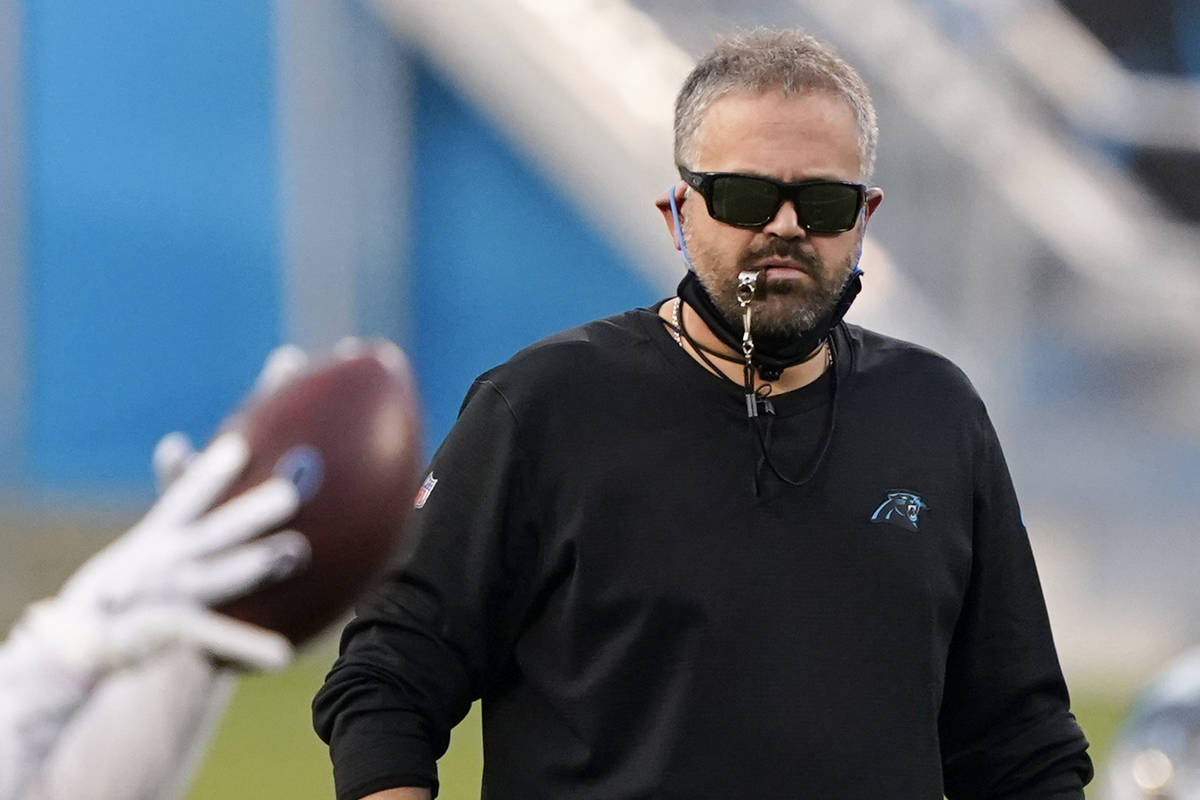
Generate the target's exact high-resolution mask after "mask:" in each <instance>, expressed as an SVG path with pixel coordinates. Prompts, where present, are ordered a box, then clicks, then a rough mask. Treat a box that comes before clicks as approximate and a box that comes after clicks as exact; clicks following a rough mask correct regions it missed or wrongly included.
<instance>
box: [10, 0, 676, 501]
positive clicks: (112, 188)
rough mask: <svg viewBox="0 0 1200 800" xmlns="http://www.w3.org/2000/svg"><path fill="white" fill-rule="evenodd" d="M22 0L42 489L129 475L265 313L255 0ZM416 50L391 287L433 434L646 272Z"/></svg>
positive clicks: (260, 27)
mask: <svg viewBox="0 0 1200 800" xmlns="http://www.w3.org/2000/svg"><path fill="white" fill-rule="evenodd" d="M25 9H26V14H25V23H24V24H25V28H26V29H25V43H26V53H25V58H26V67H25V69H26V75H25V85H26V92H27V94H26V105H27V111H28V115H27V118H26V126H27V130H26V135H25V136H26V141H27V145H28V147H27V151H28V155H27V159H28V162H27V164H26V170H27V175H28V192H27V195H28V204H29V209H28V210H29V228H28V238H29V242H28V244H29V247H28V263H27V264H26V269H25V274H26V275H27V278H28V281H27V283H28V286H27V298H26V304H25V305H26V308H27V309H28V319H27V320H26V324H27V331H28V337H27V340H28V342H29V353H28V370H29V374H28V375H27V379H26V384H27V386H28V389H29V392H28V394H29V409H28V410H29V420H30V431H29V437H28V442H29V453H28V458H27V460H28V464H27V465H26V466H25V469H24V472H25V474H26V475H27V476H29V478H30V479H31V481H32V482H33V484H34V485H36V486H38V487H41V488H47V489H52V490H65V491H68V492H69V491H74V490H80V489H82V490H97V489H98V490H105V489H108V488H117V489H131V488H132V489H138V490H143V491H144V490H148V487H149V485H150V480H149V478H150V475H149V470H148V463H147V462H148V459H149V454H150V451H151V449H152V447H153V444H154V442H155V441H156V440H157V439H158V437H159V436H161V435H162V434H163V433H164V432H166V431H169V430H176V429H182V430H185V431H187V432H188V433H190V434H192V436H193V437H194V438H196V439H198V440H203V439H205V438H207V436H208V435H209V434H210V433H211V431H212V428H213V426H215V425H216V424H217V423H218V422H219V420H220V419H221V418H222V417H223V416H224V415H225V413H226V412H227V410H228V409H229V408H230V407H231V405H232V404H234V403H235V402H236V401H237V399H238V398H239V397H240V396H241V395H242V393H243V392H244V390H245V389H246V388H247V386H248V385H249V383H250V382H251V381H252V379H253V377H254V375H255V373H256V372H257V370H258V368H259V364H260V362H261V359H262V357H263V356H264V355H265V354H266V353H267V352H268V351H269V350H270V348H271V347H273V346H274V345H276V344H278V343H279V342H280V341H281V340H282V339H283V338H284V337H285V336H286V332H285V331H282V330H281V325H282V311H281V304H282V302H283V301H282V282H283V281H284V280H285V279H286V275H284V274H283V270H284V267H283V266H282V265H281V255H280V253H281V249H282V248H281V245H280V242H279V235H280V231H281V225H280V220H279V214H280V213H281V211H280V208H281V205H280V202H279V196H278V195H279V177H278V175H277V159H278V157H279V156H278V154H277V152H276V142H277V131H276V130H275V123H274V119H275V109H274V102H275V76H274V74H273V69H274V67H273V58H272V52H271V47H272V25H273V20H272V19H271V4H270V3H268V2H266V0H253V1H251V0H219V1H212V2H208V1H206V2H203V3H201V2H196V1H195V0H189V2H182V3H169V4H159V5H155V6H152V7H148V6H147V5H146V4H144V3H139V2H132V0H116V1H115V2H106V3H99V2H91V1H89V2H68V0H50V1H49V2H38V3H27V4H26V5H25ZM414 71H415V76H416V80H415V99H414V103H413V108H412V109H410V111H411V114H412V119H413V125H412V128H413V131H414V141H413V143H412V158H413V164H412V171H411V172H412V183H411V185H410V186H409V190H410V191H411V198H410V205H409V207H410V208H411V213H412V215H413V218H412V220H411V221H410V225H409V226H408V229H409V230H410V231H411V244H410V248H411V250H410V253H409V256H408V259H409V263H408V264H407V265H405V264H397V265H396V267H397V269H407V270H408V278H407V280H406V281H405V284H406V285H407V286H408V287H410V291H411V295H410V296H407V297H404V296H397V297H394V298H391V302H392V303H394V304H395V308H396V309H397V316H398V317H400V316H402V314H403V312H405V311H406V310H407V314H408V317H407V318H408V319H411V320H412V322H413V324H412V329H413V330H414V331H415V333H414V335H413V339H412V340H411V341H407V342H403V343H402V344H404V346H405V347H406V348H407V349H408V350H409V352H410V354H411V355H412V357H413V360H414V363H415V366H416V369H417V374H418V377H419V379H420V381H421V385H422V393H423V398H424V403H425V409H426V414H427V424H426V438H427V441H428V443H429V446H430V449H432V447H433V446H435V445H436V443H437V442H439V441H440V440H441V438H442V437H443V436H444V434H445V432H446V431H447V430H448V429H449V426H450V425H451V423H452V421H453V419H454V416H455V414H456V413H457V410H458V406H459V403H460V401H461V399H462V396H463V393H464V392H465V391H466V389H467V387H468V385H469V383H470V380H471V379H472V378H473V377H474V376H475V375H477V374H478V373H480V372H482V371H483V370H485V369H487V368H488V367H490V366H492V365H494V364H496V363H498V362H500V361H502V360H504V359H505V358H507V357H508V356H509V355H511V354H512V353H513V352H515V351H516V350H518V349H519V348H521V347H523V346H524V345H526V344H529V343H530V342H532V341H534V340H536V339H538V338H540V337H542V336H545V335H547V334H549V333H552V332H554V331H556V330H559V329H561V328H564V327H568V326H570V325H573V324H576V323H579V322H582V321H585V320H587V319H590V318H594V317H597V316H602V315H605V314H609V313H614V312H617V311H620V310H623V309H626V308H629V307H632V306H635V305H642V304H646V303H649V302H651V301H653V300H654V299H656V298H655V294H656V293H655V291H654V290H653V289H652V288H651V287H650V286H649V284H648V283H647V282H645V281H644V280H643V279H642V278H641V277H640V275H639V274H638V273H637V272H636V270H634V269H633V267H632V265H631V264H629V263H627V262H626V260H625V259H624V257H623V256H622V255H621V254H619V253H618V252H616V251H615V250H614V249H613V248H612V247H611V246H610V245H609V243H608V242H606V241H605V240H604V238H603V237H602V236H601V235H600V234H599V233H598V232H597V230H596V229H595V228H594V227H593V226H592V224H591V223H590V222H589V221H588V220H587V219H585V218H584V217H582V216H581V215H580V214H578V213H577V212H576V211H575V210H573V208H572V207H571V206H570V205H569V204H568V203H567V202H565V200H564V198H563V196H562V194H561V193H560V192H559V191H558V189H557V187H555V186H554V185H552V183H551V182H550V181H548V180H547V178H546V176H545V175H543V174H541V173H540V172H539V170H538V167H537V166H536V165H535V164H534V163H533V161H532V160H531V159H529V158H527V157H525V156H524V155H522V154H520V153H519V152H518V150H517V149H516V148H514V147H513V146H512V144H511V143H510V142H508V141H507V140H506V139H504V138H503V137H502V136H501V135H499V134H498V133H497V132H496V131H495V130H494V129H493V128H492V127H491V126H490V125H489V124H488V122H487V121H485V120H484V119H483V118H481V117H480V115H479V114H478V113H476V112H475V110H474V109H473V108H472V107H471V106H470V105H469V104H468V103H467V102H465V101H464V100H463V98H461V97H460V96H458V95H457V94H456V93H455V91H454V90H453V89H452V88H450V87H449V86H448V85H447V84H446V83H445V82H444V81H443V80H442V79H441V78H440V77H439V76H438V75H437V74H436V73H434V72H433V71H432V70H430V69H429V68H428V67H426V66H425V65H423V64H419V63H418V64H415V65H414ZM646 213H653V209H652V208H651V207H650V205H649V200H647V207H646ZM349 277H350V276H348V279H349ZM405 304H409V305H408V307H407V309H406V308H405ZM312 312H313V313H320V309H312ZM347 332H348V333H349V332H351V331H347Z"/></svg>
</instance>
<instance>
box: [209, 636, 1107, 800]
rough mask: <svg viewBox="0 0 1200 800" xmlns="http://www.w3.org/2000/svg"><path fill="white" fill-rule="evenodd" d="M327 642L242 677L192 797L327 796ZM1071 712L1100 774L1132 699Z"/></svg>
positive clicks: (459, 772)
mask: <svg viewBox="0 0 1200 800" xmlns="http://www.w3.org/2000/svg"><path fill="white" fill-rule="evenodd" d="M332 660H333V652H332V651H331V650H329V649H327V648H325V649H322V650H320V651H317V652H314V653H309V654H307V655H305V656H304V657H303V658H301V659H298V660H297V662H296V663H295V664H294V665H293V666H292V667H291V668H289V669H288V670H286V671H285V672H283V673H280V674H278V675H271V676H251V677H247V678H244V679H243V680H242V682H241V684H240V685H239V687H238V690H237V694H236V695H235V697H234V701H233V705H232V706H231V707H230V709H229V713H228V714H227V716H226V717H225V720H224V722H223V724H222V727H221V729H220V731H219V732H218V734H217V737H216V740H215V741H214V743H213V747H212V750H211V752H210V754H209V758H208V760H207V761H206V763H205V765H204V767H203V769H202V770H201V772H200V774H199V775H198V776H197V779H196V782H195V783H194V784H193V787H192V791H191V793H190V794H189V795H188V798H189V800H236V799H237V798H243V797H244V798H255V800H285V798H286V800H330V799H331V798H332V797H333V780H332V776H331V774H330V767H329V758H328V755H327V753H326V750H325V745H324V744H323V743H322V742H321V741H320V740H319V739H318V738H317V737H316V734H314V733H313V732H312V726H311V723H310V718H309V702H310V700H311V699H312V696H313V694H314V693H315V692H316V690H317V688H318V687H319V686H320V685H321V681H322V680H323V679H324V676H325V671H326V669H327V668H328V666H329V665H330V663H332ZM1074 695H1075V713H1076V716H1078V717H1079V721H1080V724H1081V725H1082V726H1083V729H1084V731H1085V732H1086V733H1087V735H1088V738H1089V739H1090V740H1091V742H1092V758H1093V759H1094V760H1095V762H1096V766H1097V772H1098V773H1099V771H1100V770H1101V769H1102V768H1103V765H1104V759H1105V756H1106V754H1107V752H1108V749H1109V746H1110V745H1111V742H1112V737H1113V734H1114V733H1115V731H1116V727H1117V724H1118V723H1119V721H1120V719H1121V717H1122V716H1123V715H1124V714H1125V712H1126V710H1127V707H1128V703H1129V698H1128V697H1127V696H1124V697H1118V696H1115V695H1114V694H1113V693H1111V692H1092V693H1089V692H1087V691H1086V690H1083V689H1080V688H1078V687H1077V688H1075V690H1074ZM438 766H439V771H440V773H441V778H442V791H441V794H440V795H439V797H440V798H443V799H444V800H476V799H477V798H478V797H479V772H480V768H481V766H482V754H481V752H480V745H479V715H478V709H475V710H473V711H472V712H471V714H470V715H469V716H468V717H467V719H466V720H465V721H464V722H463V724H462V725H460V726H459V727H458V728H457V729H455V731H454V736H453V739H452V741H451V744H450V751H449V752H448V753H447V754H446V756H445V758H443V759H442V760H441V762H439V765H438Z"/></svg>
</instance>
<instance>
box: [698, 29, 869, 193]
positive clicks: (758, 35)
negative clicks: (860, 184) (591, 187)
mask: <svg viewBox="0 0 1200 800" xmlns="http://www.w3.org/2000/svg"><path fill="white" fill-rule="evenodd" d="M772 89H776V90H781V91H782V92H783V93H784V94H788V95H794V94H800V93H802V92H806V91H812V90H820V91H825V92H829V93H831V94H833V95H835V96H837V97H841V98H843V99H844V100H845V101H846V102H847V103H849V104H850V108H851V109H852V110H853V111H854V117H855V120H856V121H857V123H858V154H859V162H860V165H861V168H862V177H863V179H864V180H865V179H867V178H868V177H870V175H871V172H872V171H873V170H874V168H875V146H876V143H877V142H878V140H879V126H878V123H877V122H876V118H875V105H874V104H873V103H872V102H871V94H870V92H869V91H868V90H867V85H866V84H865V83H864V82H863V79H862V77H861V76H860V75H859V74H858V72H856V71H855V69H854V67H852V66H850V64H849V63H847V62H846V61H845V60H844V59H843V58H842V57H841V56H839V55H838V54H837V52H836V51H835V50H834V49H833V48H832V47H830V46H829V45H828V44H825V43H824V42H822V41H821V40H819V39H817V38H815V37H813V36H810V35H808V34H806V33H804V32H803V31H801V30H797V29H777V28H755V29H754V30H750V31H746V32H743V33H737V34H734V35H733V36H730V37H728V38H725V39H722V40H721V41H719V42H718V43H717V46H716V47H715V48H714V49H713V50H712V52H710V53H709V54H708V55H706V56H705V57H704V58H702V59H701V60H700V63H699V64H697V65H696V67H695V68H694V69H693V70H692V71H691V74H689V75H688V77H687V80H685V81H684V82H683V88H682V89H680V90H679V96H678V97H677V98H676V100H675V161H676V162H677V163H679V164H683V165H685V166H694V165H689V164H688V160H690V159H691V158H693V157H694V156H695V152H694V146H695V135H696V131H697V130H698V129H699V128H700V123H701V122H703V120H704V115H705V113H706V112H707V111H708V108H709V106H711V105H712V104H713V103H714V102H715V101H716V100H718V99H720V98H721V97H723V96H724V95H726V94H728V93H729V92H735V91H750V92H764V91H769V90H772Z"/></svg>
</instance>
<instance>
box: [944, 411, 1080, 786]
mask: <svg viewBox="0 0 1200 800" xmlns="http://www.w3.org/2000/svg"><path fill="white" fill-rule="evenodd" d="M978 424H979V429H978V434H979V435H978V436H977V437H976V441H978V442H980V445H979V446H978V447H977V451H978V455H977V457H976V460H975V463H976V475H975V492H974V541H973V558H972V566H971V576H970V585H969V588H968V590H967V595H966V599H965V602H964V605H963V608H962V611H961V614H960V616H959V620H958V623H957V627H956V629H955V634H954V639H953V641H952V643H951V649H950V654H949V658H948V663H947V669H946V683H945V693H944V696H943V699H942V710H941V716H940V733H941V741H942V759H943V765H944V766H943V769H944V781H945V791H946V796H947V797H948V798H950V800H959V798H999V797H1029V798H1035V797H1036V798H1063V799H1064V800H1065V798H1082V797H1083V786H1084V785H1086V784H1087V782H1088V781H1089V780H1090V779H1091V777H1092V763H1091V759H1090V758H1089V757H1088V755H1087V746H1088V743H1087V740H1086V739H1085V738H1084V736H1083V732H1082V731H1081V730H1080V728H1079V725H1078V724H1077V723H1076V720H1075V717H1074V715H1073V714H1072V713H1071V711H1070V699H1069V696H1068V693H1067V687H1066V683H1065V681H1064V680H1063V675H1062V670H1061V668H1060V666H1059V662H1058V655H1057V653H1056V651H1055V648H1054V642H1053V637H1052V635H1051V631H1050V623H1049V619H1048V617H1047V613H1046V605H1045V600H1044V599H1043V595H1042V589H1041V584H1040V582H1039V580H1038V576H1037V569H1036V566H1035V564H1034V560H1033V554H1032V551H1031V549H1030V545H1029V539H1028V535H1027V533H1026V530H1025V525H1024V522H1023V521H1022V518H1021V513H1020V509H1019V507H1018V505H1017V499H1016V494H1015V492H1014V490H1013V486H1012V480H1011V478H1010V476H1009V472H1008V467H1007V465H1006V464H1005V461H1004V456H1003V453H1002V452H1001V449H1000V445H999V442H998V440H997V438H996V434H995V431H994V430H993V428H992V425H991V423H990V421H989V420H988V419H987V417H986V414H982V413H981V418H980V421H979V423H978Z"/></svg>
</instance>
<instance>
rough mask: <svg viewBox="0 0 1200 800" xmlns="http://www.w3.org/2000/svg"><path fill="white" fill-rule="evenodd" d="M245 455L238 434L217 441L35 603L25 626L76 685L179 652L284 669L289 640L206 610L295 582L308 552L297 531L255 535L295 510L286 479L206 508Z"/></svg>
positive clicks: (239, 469)
mask: <svg viewBox="0 0 1200 800" xmlns="http://www.w3.org/2000/svg"><path fill="white" fill-rule="evenodd" d="M249 455H250V454H249V448H248V446H247V444H246V442H245V440H244V439H243V438H242V437H241V436H240V435H238V434H224V435H222V436H220V437H218V438H217V439H216V440H215V441H214V442H213V443H212V445H210V446H209V447H208V448H207V449H206V450H205V451H204V452H202V453H200V454H199V455H198V456H196V457H195V458H194V459H188V460H189V461H190V463H188V465H187V466H186V468H185V469H184V470H183V472H182V474H181V475H180V476H179V478H178V479H177V480H175V481H174V482H173V483H172V484H171V485H170V487H169V488H167V490H166V492H164V494H163V495H162V497H161V498H160V499H159V500H158V502H157V503H155V504H154V506H153V507H152V508H151V509H150V511H149V512H148V513H147V514H146V516H145V517H143V518H142V520H141V521H140V522H138V523H137V524H136V525H135V526H134V527H133V528H131V529H130V530H129V531H128V532H126V533H125V534H124V535H123V536H121V537H120V538H119V539H117V540H116V541H115V542H113V543H112V544H111V545H109V546H108V547H107V548H105V549H104V550H103V551H101V552H100V553H99V554H97V555H96V556H94V557H93V558H92V559H91V560H89V561H88V562H87V563H86V564H84V565H83V566H82V567H81V568H80V569H79V570H78V571H77V572H76V573H75V574H74V575H73V576H72V577H71V578H70V579H69V580H68V581H67V582H66V584H65V585H64V586H63V588H62V590H61V592H60V593H59V595H58V596H57V597H55V598H53V599H50V600H46V601H43V602H41V603H38V604H35V605H34V606H31V607H30V609H29V611H28V612H27V614H26V615H25V617H24V618H23V620H22V622H21V625H20V628H21V629H24V631H26V632H27V633H28V634H29V635H31V636H33V637H35V638H36V639H38V640H39V641H41V642H42V643H43V645H45V646H46V647H47V648H48V650H49V651H50V652H52V653H54V655H55V656H56V657H57V659H58V660H59V661H60V662H61V663H62V664H63V665H64V666H65V667H67V668H68V669H71V670H72V671H73V672H74V674H75V675H77V676H78V677H79V678H80V679H81V680H95V679H97V678H98V677H100V676H101V675H103V674H105V673H107V672H109V671H111V670H113V669H116V668H119V667H122V666H126V665H129V664H132V663H135V662H138V661H140V660H142V659H144V658H146V657H147V656H149V655H151V654H153V653H155V652H157V651H159V650H161V649H163V648H165V647H168V646H171V645H180V644H182V645H188V646H192V647H197V648H200V649H203V650H205V651H207V652H209V653H211V654H213V655H216V656H219V657H222V658H225V659H228V660H231V661H234V662H236V663H239V664H242V665H244V666H248V667H254V668H258V669H278V668H281V667H283V666H285V665H286V664H287V663H288V661H289V660H290V659H291V655H292V648H291V645H290V644H289V643H288V641H287V639H286V638H285V637H283V636H281V635H280V634H278V633H275V632H273V631H269V630H266V629H263V628H259V627H257V626H254V625H250V624H247V623H244V622H240V621H238V620H234V619H232V618H231V617H227V616H224V615H222V614H219V613H217V612H215V611H212V610H211V609H209V608H208V606H212V605H215V604H218V603H220V602H222V601H225V600H229V599H231V598H234V597H237V596H239V595H243V594H245V593H247V592H249V591H251V590H252V589H254V588H255V587H257V586H259V585H260V584H262V583H263V582H264V581H269V580H277V579H281V578H283V577H286V576H287V575H290V574H291V573H292V572H294V571H295V569H297V568H298V567H299V566H301V565H302V564H304V563H305V562H306V561H307V559H308V557H309V554H310V550H309V546H308V542H307V540H306V539H305V538H304V537H303V535H301V534H300V533H297V532H295V531H282V532H279V533H275V534H272V535H270V536H266V537H264V538H261V539H255V537H257V536H258V535H259V534H261V533H262V532H264V531H268V530H270V529H272V528H274V527H276V526H278V525H280V524H281V523H283V522H284V521H286V520H287V519H288V518H289V517H291V516H292V515H293V514H295V512H296V509H297V508H298V507H299V504H300V497H299V494H298V492H297V491H296V488H295V487H294V486H293V485H292V484H291V483H289V482H288V481H287V480H285V479H283V478H272V479H269V480H267V481H265V482H264V483H262V484H260V485H258V486H256V487H254V488H253V489H250V490H248V491H246V492H244V493H242V494H240V495H239V496H237V497H235V498H233V499H231V500H229V501H227V502H225V503H224V504H222V505H221V506H219V507H217V508H212V504H213V503H214V502H215V501H216V500H217V499H218V498H219V497H220V495H221V494H222V493H223V492H224V491H225V490H226V489H227V488H228V487H229V486H230V485H231V484H232V483H233V481H234V480H236V479H237V477H238V475H240V474H241V472H242V470H243V469H244V467H245V465H246V462H247V460H248V459H249ZM210 508H212V510H211V511H210V510H209V509H210ZM250 540H253V541H250Z"/></svg>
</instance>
